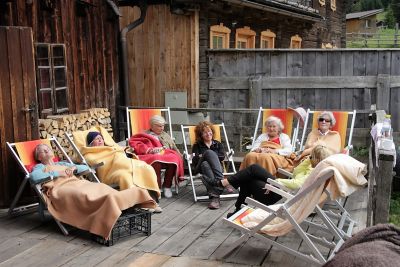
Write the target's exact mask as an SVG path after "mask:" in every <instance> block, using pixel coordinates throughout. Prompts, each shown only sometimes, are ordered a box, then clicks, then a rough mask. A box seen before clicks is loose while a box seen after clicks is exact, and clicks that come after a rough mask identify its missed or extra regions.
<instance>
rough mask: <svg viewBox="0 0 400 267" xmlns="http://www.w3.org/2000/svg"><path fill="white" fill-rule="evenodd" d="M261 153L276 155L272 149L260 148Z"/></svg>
mask: <svg viewBox="0 0 400 267" xmlns="http://www.w3.org/2000/svg"><path fill="white" fill-rule="evenodd" d="M261 151H262V153H271V154H277V153H278V152H277V151H276V149H272V148H261Z"/></svg>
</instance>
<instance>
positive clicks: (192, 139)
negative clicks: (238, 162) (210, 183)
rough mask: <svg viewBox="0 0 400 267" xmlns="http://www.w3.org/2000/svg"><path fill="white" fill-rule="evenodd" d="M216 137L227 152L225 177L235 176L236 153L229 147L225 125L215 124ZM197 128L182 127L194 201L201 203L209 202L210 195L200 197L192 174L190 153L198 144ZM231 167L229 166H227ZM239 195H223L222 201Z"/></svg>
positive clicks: (184, 154)
mask: <svg viewBox="0 0 400 267" xmlns="http://www.w3.org/2000/svg"><path fill="white" fill-rule="evenodd" d="M213 126H214V136H213V138H214V139H215V140H217V141H220V142H222V143H223V144H224V147H225V149H226V150H227V151H226V157H225V158H226V162H225V161H224V166H223V169H224V176H225V175H233V174H235V173H236V168H235V162H234V161H233V154H234V151H233V149H231V147H230V145H229V140H228V135H227V134H226V130H225V124H224V123H221V124H214V125H213ZM195 127H196V126H193V125H192V126H184V125H181V130H182V137H183V144H184V149H185V151H184V152H183V156H184V158H185V160H186V161H187V163H188V169H189V176H190V182H191V185H192V190H193V198H194V201H195V202H197V201H201V200H208V199H209V198H208V195H198V194H197V192H196V187H195V184H194V178H195V177H194V175H193V172H192V168H191V166H192V154H191V153H190V152H189V151H192V146H193V145H194V144H195V143H196V134H195V132H194V129H195ZM225 163H227V164H229V166H227V164H225ZM229 167H230V168H231V169H232V172H228V171H227V169H229ZM238 195H239V194H237V193H232V194H223V195H221V196H220V197H221V199H227V198H237V197H238Z"/></svg>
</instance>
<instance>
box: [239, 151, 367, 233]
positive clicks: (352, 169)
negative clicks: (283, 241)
mask: <svg viewBox="0 0 400 267" xmlns="http://www.w3.org/2000/svg"><path fill="white" fill-rule="evenodd" d="M331 171H333V176H332V177H331V178H330V179H329V180H328V182H327V183H321V185H320V186H319V187H317V188H315V189H314V190H312V191H311V192H310V193H308V194H306V196H305V197H303V198H301V199H300V200H299V201H298V202H296V203H295V204H293V205H292V206H291V207H290V208H289V213H290V214H291V215H292V217H293V218H294V219H295V220H296V222H297V223H301V222H302V221H303V220H304V219H305V218H307V217H308V216H309V215H310V214H311V212H313V210H314V208H315V207H316V205H318V204H319V205H321V204H323V203H324V202H325V200H326V199H327V195H326V194H325V193H324V190H325V189H326V190H327V191H328V192H329V193H330V197H331V199H332V200H333V199H337V198H338V197H346V196H349V195H351V194H352V193H353V192H355V191H356V190H358V189H359V188H361V187H363V186H364V185H366V184H367V180H366V179H365V177H364V175H365V174H366V172H367V168H366V165H365V164H363V163H361V162H359V161H358V160H356V159H354V158H352V157H350V156H348V155H345V154H335V155H332V156H329V157H328V158H326V159H324V160H323V161H321V162H320V163H319V164H318V165H317V166H316V167H315V168H314V170H313V171H312V172H311V173H310V175H309V176H308V178H307V179H306V181H305V182H304V184H303V186H302V187H301V188H300V190H299V191H298V192H297V194H300V193H301V192H303V191H304V190H306V189H307V188H308V187H309V186H311V185H312V184H313V183H315V182H317V180H318V179H319V178H320V177H322V176H323V175H325V174H327V173H328V172H331ZM274 207H276V208H279V204H278V205H276V206H274ZM269 215H270V214H269V213H268V212H266V211H264V210H261V209H256V210H255V212H252V213H250V214H249V215H247V216H246V217H244V218H242V220H241V222H242V224H243V225H244V226H246V227H249V228H251V227H255V226H256V225H257V224H259V223H260V222H261V221H262V220H264V219H265V218H267V217H268V216H269ZM292 228H293V225H292V224H291V223H290V222H289V221H288V220H286V219H282V218H275V219H274V220H272V221H271V222H269V223H268V224H267V225H266V226H264V227H263V228H262V229H261V231H262V232H263V233H265V234H268V235H270V236H282V235H285V234H287V233H288V232H289V231H291V230H292Z"/></svg>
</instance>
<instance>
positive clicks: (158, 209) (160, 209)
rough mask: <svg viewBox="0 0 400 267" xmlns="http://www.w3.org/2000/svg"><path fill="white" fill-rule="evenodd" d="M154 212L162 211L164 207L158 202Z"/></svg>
mask: <svg viewBox="0 0 400 267" xmlns="http://www.w3.org/2000/svg"><path fill="white" fill-rule="evenodd" d="M153 212H154V213H161V212H162V208H161V207H160V206H159V205H158V204H157V206H156V207H155V208H154V211H153Z"/></svg>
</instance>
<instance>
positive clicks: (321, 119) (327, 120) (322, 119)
mask: <svg viewBox="0 0 400 267" xmlns="http://www.w3.org/2000/svg"><path fill="white" fill-rule="evenodd" d="M318 121H319V122H323V121H324V122H331V120H329V119H325V118H319V119H318Z"/></svg>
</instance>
